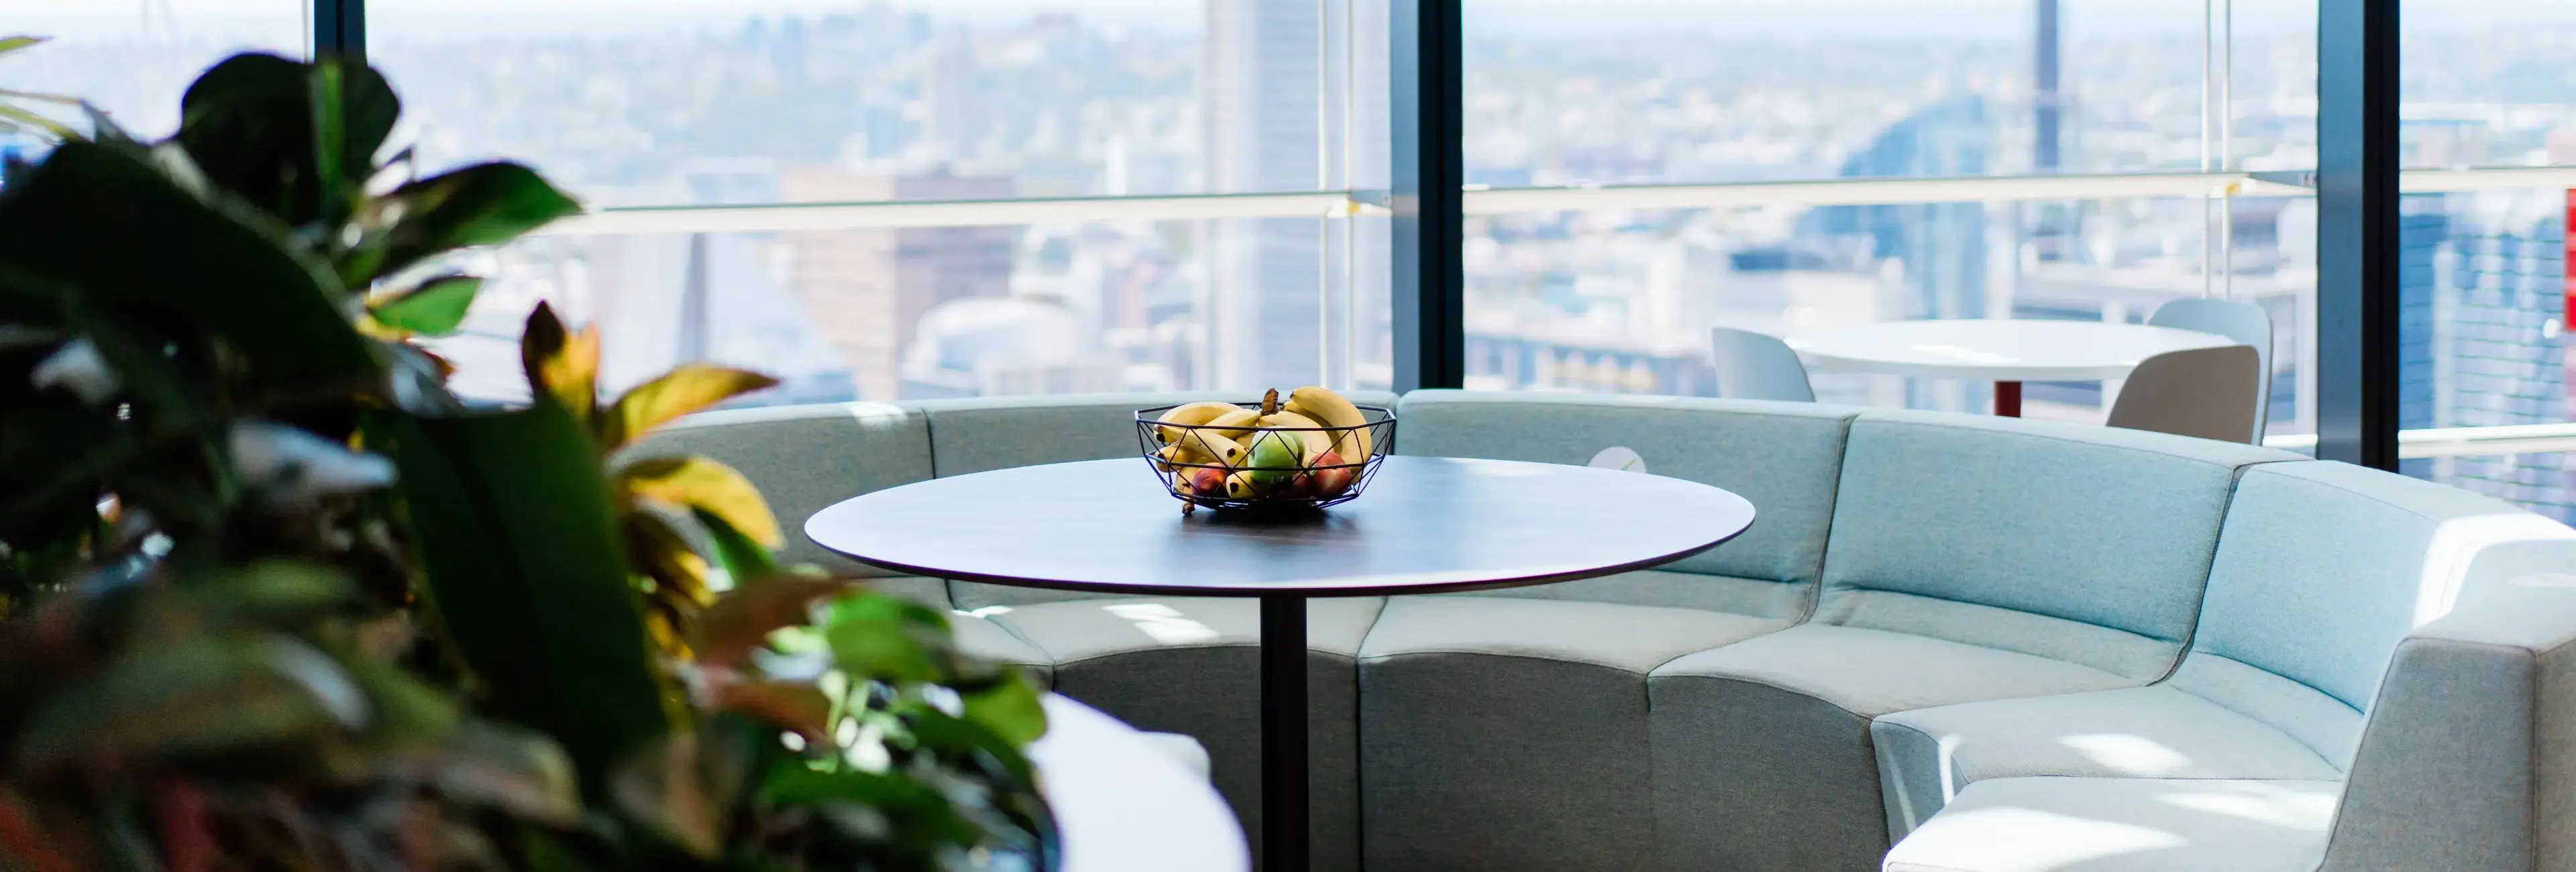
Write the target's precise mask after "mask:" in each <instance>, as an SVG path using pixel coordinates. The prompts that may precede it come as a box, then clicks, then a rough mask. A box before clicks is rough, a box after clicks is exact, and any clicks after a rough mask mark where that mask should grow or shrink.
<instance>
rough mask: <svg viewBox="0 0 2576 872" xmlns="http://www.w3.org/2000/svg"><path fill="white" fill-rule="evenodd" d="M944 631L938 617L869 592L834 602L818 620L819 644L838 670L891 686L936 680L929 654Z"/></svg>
mask: <svg viewBox="0 0 2576 872" xmlns="http://www.w3.org/2000/svg"><path fill="white" fill-rule="evenodd" d="M947 630H948V623H947V619H946V618H944V617H941V616H940V614H939V613H938V612H936V611H932V610H930V609H929V608H928V607H926V606H922V605H919V604H917V603H912V602H907V601H905V600H899V599H896V598H894V597H891V596H887V595H885V594H882V593H878V592H875V591H867V592H862V593H856V594H852V595H849V596H844V597H842V598H840V599H838V600H834V601H833V602H832V606H831V608H830V609H828V610H827V611H826V612H825V617H824V620H823V640H824V641H825V642H828V643H830V644H831V646H832V659H833V662H835V663H837V664H838V665H839V666H840V667H841V669H842V670H843V671H845V672H848V673H850V674H851V675H852V676H854V677H858V678H865V679H873V680H878V681H887V682H894V683H906V682H917V681H934V680H937V679H938V678H939V667H938V664H937V661H935V660H934V659H932V657H931V651H932V650H933V649H935V648H936V647H938V643H939V637H940V636H941V635H943V634H945V633H946V632H947Z"/></svg>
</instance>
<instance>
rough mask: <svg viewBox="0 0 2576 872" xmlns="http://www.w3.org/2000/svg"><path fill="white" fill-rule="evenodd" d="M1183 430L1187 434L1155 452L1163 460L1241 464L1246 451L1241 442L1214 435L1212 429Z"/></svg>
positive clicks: (1225, 464) (1224, 464)
mask: <svg viewBox="0 0 2576 872" xmlns="http://www.w3.org/2000/svg"><path fill="white" fill-rule="evenodd" d="M1183 432H1184V433H1185V434H1187V435H1186V436H1185V437H1184V438H1182V439H1181V441H1179V442H1177V443H1174V444H1172V445H1169V446H1166V447H1165V448H1164V449H1163V450H1162V451H1161V452H1157V454H1158V455H1159V456H1160V457H1161V458H1162V459H1163V460H1165V461H1167V462H1170V463H1213V464H1218V465H1221V466H1229V467H1232V466H1241V465H1242V464H1243V458H1244V455H1245V454H1246V453H1247V452H1246V451H1245V450H1244V447H1243V445H1242V443H1239V442H1236V441H1234V440H1232V439H1228V438H1225V437H1223V436H1219V435H1216V432H1215V431H1213V430H1187V431H1183Z"/></svg>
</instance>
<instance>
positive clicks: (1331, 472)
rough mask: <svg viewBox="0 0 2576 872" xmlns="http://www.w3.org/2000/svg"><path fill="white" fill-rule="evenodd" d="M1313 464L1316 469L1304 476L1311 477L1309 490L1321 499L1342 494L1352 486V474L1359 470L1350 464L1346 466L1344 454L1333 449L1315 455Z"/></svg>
mask: <svg viewBox="0 0 2576 872" xmlns="http://www.w3.org/2000/svg"><path fill="white" fill-rule="evenodd" d="M1312 466H1314V468H1315V471H1314V472H1313V473H1312V474H1310V475H1307V476H1304V477H1305V478H1308V479H1311V481H1309V482H1308V483H1307V490H1308V492H1309V493H1310V494H1312V495H1313V496H1314V497H1315V498H1316V499H1319V500H1329V499H1332V498H1334V497H1337V496H1341V495H1342V491H1344V490H1346V489H1349V488H1350V486H1351V474H1352V473H1353V472H1356V471H1357V470H1355V469H1353V468H1351V467H1349V466H1344V465H1343V464H1342V455H1341V454H1339V453H1337V452H1332V451H1327V452H1324V453H1322V454H1318V455H1315V462H1314V463H1313V464H1312Z"/></svg>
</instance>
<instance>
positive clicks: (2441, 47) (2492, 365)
mask: <svg viewBox="0 0 2576 872" xmlns="http://www.w3.org/2000/svg"><path fill="white" fill-rule="evenodd" d="M2404 21H2405V36H2406V38H2405V41H2404V46H2403V53H2404V58H2405V62H2404V66H2403V67H2402V69H2401V75H2402V81H2403V85H2402V86H2401V90H2400V93H2401V94H2402V96H2403V100H2404V103H2403V123H2402V126H2401V127H2400V128H2399V132H2400V136H2401V141H2402V143H2403V151H2402V160H2403V161H2404V162H2405V165H2406V166H2407V167H2409V168H2412V169H2418V170H2423V171H2425V172H2424V173H2422V175H2424V176H2427V177H2442V178H2445V179H2446V180H2447V181H2448V182H2450V184H2447V185H2443V186H2442V187H2449V188H2452V189H2453V190H2448V191H2441V190H2427V189H2426V188H2427V187H2429V186H2421V185H2419V186H2415V190H2416V192H2415V193H2410V194H2408V195H2407V196H2406V197H2405V198H2404V199H2403V201H2402V203H2401V211H2402V212H2403V213H2404V217H2403V219H2402V221H2401V229H2400V234H2401V239H2402V241H2403V247H2402V251H2403V257H2404V263H2405V267H2404V270H2403V271H2402V272H2401V279H2400V284H2401V289H2400V290H2401V295H2402V302H2403V305H2404V306H2405V310H2406V317H2405V318H2404V319H2403V320H2402V321H2401V325H2402V326H2401V333H2402V336H2401V339H2400V343H2399V364H2400V367H2401V371H2402V373H2403V377H2402V378H2401V379H2400V385H2401V386H2400V399H2399V417H2400V419H2401V420H2400V426H2403V427H2406V428H2409V429H2432V430H2451V429H2455V428H2490V427H2520V428H2522V430H2521V431H2520V432H2532V430H2533V428H2535V427H2537V428H2539V432H2542V433H2544V434H2545V433H2548V432H2550V431H2553V430H2554V431H2563V432H2564V433H2569V434H2576V426H2570V425H2568V422H2569V421H2571V420H2576V418H2571V412H2576V408H2571V406H2570V394H2569V391H2568V385H2569V379H2568V378H2567V375H2568V370H2569V364H2570V360H2569V357H2568V349H2569V343H2568V340H2567V338H2566V336H2565V334H2566V327H2567V319H2568V316H2569V315H2570V314H2571V313H2570V312H2569V311H2568V302H2569V300H2570V299H2576V286H2571V285H2570V284H2569V283H2568V281H2567V251H2568V248H2567V245H2566V236H2567V219H2568V217H2569V216H2570V215H2571V214H2576V197H2571V196H2570V191H2571V189H2576V173H2568V172H2563V171H2561V170H2558V169H2552V168H2553V167H2556V168H2563V167H2567V166H2569V165H2576V66H2571V65H2570V64H2569V63H2567V60H2566V59H2567V58H2568V57H2569V56H2570V55H2571V53H2576V6H2571V5H2569V4H2565V3H2558V2H2549V0H2519V2H2513V0H2465V2H2449V0H2445V2H2439V3H2434V2H2413V3H2409V4H2407V6H2406V7H2405V18H2404ZM2530 168H2537V169H2530ZM2445 171H2447V172H2445ZM2547 425H2559V426H2556V427H2549V426H2547ZM2505 432H2515V431H2505ZM2521 447H2532V446H2521ZM2542 447H2545V446H2542ZM2483 451H2484V449H2481V448H2479V447H2477V446H2475V445H2463V446H2452V447H2448V448H2445V449H2443V450H2441V451H2439V452H2426V451H2420V450H2419V451H2416V452H2412V453H2413V454H2415V455H2418V456H2416V457H2414V458H2413V459H2409V460H2406V461H2403V462H2402V463H2401V469H2402V470H2403V471H2405V472H2407V473H2409V474H2412V475H2417V476H2421V477H2426V478H2431V479H2433V480H2436V481H2441V482H2444V483H2448V484H2454V485H2459V486H2461V487H2466V488H2469V489H2472V490H2478V491H2483V492H2486V493H2491V494H2494V495H2497V496H2501V497H2505V498H2507V499H2512V500H2516V501H2519V502H2522V503H2524V504H2526V505H2529V506H2531V507H2533V508H2534V509H2536V510H2539V511H2541V512H2543V513H2546V514H2549V515H2552V516H2554V517H2557V518H2560V519H2562V520H2565V519H2571V518H2576V480H2572V479H2571V477H2570V469H2571V464H2569V462H2568V455H2567V454H2565V453H2563V446H2561V447H2560V448H2559V449H2558V450H2547V451H2531V452H2526V453H2519V454H2494V453H2466V452H2483ZM2436 453H2438V455H2439V456H2423V455H2427V454H2436Z"/></svg>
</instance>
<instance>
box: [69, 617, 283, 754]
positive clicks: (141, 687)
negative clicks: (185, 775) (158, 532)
mask: <svg viewBox="0 0 2576 872" xmlns="http://www.w3.org/2000/svg"><path fill="white" fill-rule="evenodd" d="M333 723H334V719H333V716H332V714H331V712H330V711H329V710H328V709H327V708H326V707H325V706H324V704H323V703H322V701H321V700H319V699H317V698H316V697H314V696H313V695H312V694H311V693H310V692H308V691H307V689H306V688H305V686H303V685H300V684H298V683H297V682H296V681H295V680H293V679H291V678H289V677H287V676H286V675H284V674H281V673H280V672H278V671H277V669H276V668H275V667H274V666H273V664H272V662H271V659H270V658H269V657H268V656H266V654H265V652H264V651H263V650H262V647H261V646H260V645H259V644H258V643H256V642H253V641H248V640H238V639H222V638H213V639H200V640H195V641H190V642H183V643H180V644H176V645H172V646H169V647H164V648H152V649H146V650H142V651H138V652H134V653H131V654H128V655H126V656H124V657H120V658H118V659H117V660H116V661H115V662H113V663H111V664H109V665H108V666H107V667H106V668H105V669H104V670H102V671H101V672H100V673H99V674H98V675H96V676H93V677H91V678H90V679H89V680H87V681H84V682H82V683H80V684H78V685H75V686H73V687H71V688H70V689H68V690H66V691H65V692H64V693H63V694H62V695H60V696H57V697H55V698H54V699H52V700H51V701H50V702H48V703H47V704H46V705H44V706H43V707H41V708H39V709H38V710H37V711H36V712H34V714H33V716H32V718H31V719H30V720H29V721H28V723H27V727H26V732H25V733H24V734H23V735H22V736H21V737H20V739H19V741H20V746H19V757H18V759H19V763H20V764H21V765H23V766H25V767H27V768H28V769H31V770H34V771H38V772H44V771H48V770H53V769H56V768H58V767H63V766H68V765H72V764H75V763H84V762H86V763H91V764H94V765H102V766H108V767H148V766H152V765H155V764H156V763H159V762H161V760H162V758H164V757H166V756H173V755H191V754H202V753H209V752H215V751H219V750H227V749H238V748H244V747H250V746H260V745H272V744H280V743H287V742H292V741H298V740H302V739H304V738H305V737H309V736H311V735H312V734H314V733H315V732H317V731H320V730H323V729H327V728H329V727H331V726H332V725H333Z"/></svg>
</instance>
